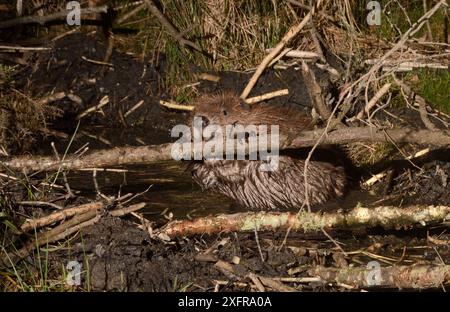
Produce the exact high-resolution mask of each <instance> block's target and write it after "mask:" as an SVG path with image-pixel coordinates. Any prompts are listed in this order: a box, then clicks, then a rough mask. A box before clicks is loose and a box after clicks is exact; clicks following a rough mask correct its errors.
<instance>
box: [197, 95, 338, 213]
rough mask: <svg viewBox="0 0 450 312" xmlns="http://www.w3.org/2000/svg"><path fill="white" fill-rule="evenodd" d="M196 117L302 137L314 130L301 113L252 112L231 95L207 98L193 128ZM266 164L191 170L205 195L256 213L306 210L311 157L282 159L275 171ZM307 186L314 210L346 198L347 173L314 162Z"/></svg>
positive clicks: (257, 108)
mask: <svg viewBox="0 0 450 312" xmlns="http://www.w3.org/2000/svg"><path fill="white" fill-rule="evenodd" d="M194 117H201V118H202V119H203V121H204V124H216V125H219V126H226V125H235V124H240V125H243V126H246V125H264V124H265V125H268V126H270V125H279V130H280V134H287V133H294V132H295V133H296V134H298V133H299V132H300V131H304V130H307V129H311V127H312V123H311V118H310V117H309V116H307V114H306V113H304V112H302V111H300V110H298V109H295V108H293V107H288V106H272V105H265V104H254V105H252V106H251V107H248V106H247V105H246V104H244V103H242V101H241V99H240V98H239V97H238V96H237V95H236V94H234V93H231V92H225V93H221V94H216V95H205V96H201V97H200V98H199V99H198V100H197V102H196V103H195V106H194V110H193V111H192V114H191V116H190V121H191V122H192V120H193V118H194ZM191 125H192V123H191ZM261 164H262V161H261V160H218V159H207V160H203V161H197V162H195V161H194V162H192V163H191V164H190V168H191V172H192V177H193V180H194V181H195V182H196V183H197V184H198V185H200V187H201V188H202V190H207V191H212V192H215V193H220V194H223V195H225V196H227V197H229V198H231V199H233V200H234V201H236V202H237V203H238V204H239V205H241V206H243V207H245V208H248V209H251V210H274V209H275V210H279V209H292V208H300V207H302V206H303V204H305V202H306V194H305V177H304V172H305V155H302V153H292V151H291V152H289V153H287V154H283V153H280V156H279V158H278V168H277V169H276V170H274V171H263V170H261ZM307 181H308V185H309V187H308V192H309V193H308V195H309V196H308V199H309V203H310V205H311V206H312V205H316V204H320V203H324V202H326V201H327V200H330V199H332V198H337V197H340V196H342V195H343V194H344V189H345V187H346V183H347V179H346V174H345V171H344V168H343V167H341V166H336V165H333V164H332V163H329V162H325V161H320V160H311V161H310V162H309V164H308V167H307Z"/></svg>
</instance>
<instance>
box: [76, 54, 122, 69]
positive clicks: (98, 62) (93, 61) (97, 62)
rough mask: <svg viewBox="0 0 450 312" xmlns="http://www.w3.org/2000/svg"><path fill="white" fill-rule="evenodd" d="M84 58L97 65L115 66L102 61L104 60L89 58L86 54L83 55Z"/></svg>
mask: <svg viewBox="0 0 450 312" xmlns="http://www.w3.org/2000/svg"><path fill="white" fill-rule="evenodd" d="M81 58H82V59H83V60H85V61H86V62H89V63H92V64H96V65H102V66H108V67H114V64H111V63H108V62H102V61H96V60H91V59H88V58H87V57H85V56H82V57H81Z"/></svg>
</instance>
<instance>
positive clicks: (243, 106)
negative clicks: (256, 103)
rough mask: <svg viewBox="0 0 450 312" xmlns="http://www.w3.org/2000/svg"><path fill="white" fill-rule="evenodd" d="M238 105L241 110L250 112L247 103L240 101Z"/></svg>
mask: <svg viewBox="0 0 450 312" xmlns="http://www.w3.org/2000/svg"><path fill="white" fill-rule="evenodd" d="M240 104H241V108H242V109H243V110H246V111H250V110H251V106H250V105H248V104H247V103H245V102H244V101H243V100H240Z"/></svg>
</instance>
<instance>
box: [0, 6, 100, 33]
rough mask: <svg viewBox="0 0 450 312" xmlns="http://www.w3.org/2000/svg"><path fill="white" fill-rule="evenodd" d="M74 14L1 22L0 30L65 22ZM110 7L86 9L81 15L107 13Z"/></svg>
mask: <svg viewBox="0 0 450 312" xmlns="http://www.w3.org/2000/svg"><path fill="white" fill-rule="evenodd" d="M70 12H72V11H70V10H64V11H61V12H56V13H53V14H49V15H46V16H40V15H34V16H24V17H19V18H14V19H10V20H7V21H4V22H0V29H3V28H10V27H14V26H17V25H25V24H40V25H45V24H46V23H48V22H52V21H57V20H65V19H66V18H67V15H68V14H69V13H70ZM107 12H108V7H107V6H101V7H96V8H85V9H81V10H80V15H87V14H92V13H107Z"/></svg>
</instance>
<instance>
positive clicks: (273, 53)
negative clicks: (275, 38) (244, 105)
mask: <svg viewBox="0 0 450 312" xmlns="http://www.w3.org/2000/svg"><path fill="white" fill-rule="evenodd" d="M321 2H322V1H321V0H319V1H317V4H316V5H315V6H313V8H312V9H311V11H309V12H308V14H306V16H305V17H304V18H303V20H302V21H301V22H300V23H299V24H297V25H295V26H293V27H291V28H290V29H289V30H288V32H287V33H286V34H285V35H284V37H283V38H282V39H281V41H280V42H279V43H278V44H277V45H276V47H275V48H274V49H273V50H272V51H271V52H270V53H269V54H267V55H266V57H265V58H264V59H263V60H262V62H261V64H259V66H258V68H257V69H256V71H255V73H254V74H253V76H252V78H250V81H249V82H248V84H247V86H246V87H245V89H244V91H243V92H242V94H241V99H244V100H245V99H246V98H247V97H248V95H249V94H250V92H251V91H252V89H253V87H254V86H255V84H256V82H257V81H258V79H259V77H260V76H261V75H262V73H263V72H264V70H265V69H266V67H267V65H269V63H270V62H271V61H272V59H273V58H275V57H276V56H277V55H278V53H280V52H281V51H282V50H283V48H284V46H285V45H286V44H287V43H288V42H289V41H291V39H292V38H294V37H295V36H296V35H297V34H298V33H299V32H300V31H301V30H302V29H303V27H305V26H306V25H307V24H308V23H309V21H310V19H311V16H312V15H313V14H314V12H315V9H316V7H317V8H318V7H319V6H320V5H321Z"/></svg>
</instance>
